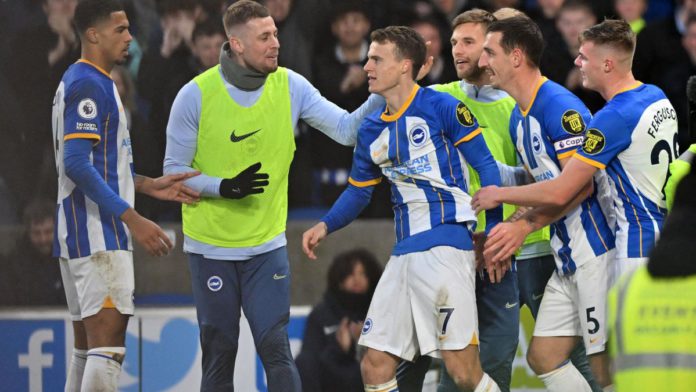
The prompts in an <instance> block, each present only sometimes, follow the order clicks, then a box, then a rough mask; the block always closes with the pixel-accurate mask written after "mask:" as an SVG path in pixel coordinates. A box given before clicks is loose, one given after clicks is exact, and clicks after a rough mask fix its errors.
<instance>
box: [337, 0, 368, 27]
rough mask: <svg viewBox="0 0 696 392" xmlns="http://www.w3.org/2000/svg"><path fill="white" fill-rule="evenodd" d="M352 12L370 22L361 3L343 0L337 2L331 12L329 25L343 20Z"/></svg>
mask: <svg viewBox="0 0 696 392" xmlns="http://www.w3.org/2000/svg"><path fill="white" fill-rule="evenodd" d="M352 12H355V13H359V14H362V15H363V16H364V17H365V18H367V20H370V15H369V13H368V11H367V8H365V5H363V3H362V2H360V1H356V0H343V1H340V2H338V3H337V4H336V5H335V6H334V7H333V9H332V11H331V23H334V22H335V21H337V20H339V19H341V18H343V17H344V16H346V15H347V14H350V13H352Z"/></svg>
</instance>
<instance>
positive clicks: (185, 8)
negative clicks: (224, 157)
mask: <svg viewBox="0 0 696 392" xmlns="http://www.w3.org/2000/svg"><path fill="white" fill-rule="evenodd" d="M157 12H158V14H159V16H160V25H161V27H162V42H161V43H160V44H159V45H155V46H151V47H150V48H149V50H148V51H147V52H146V53H145V55H144V56H143V59H142V62H141V64H140V69H139V71H138V79H137V88H138V93H139V95H140V98H142V100H143V101H144V102H145V107H144V109H145V110H143V112H142V114H143V115H144V117H145V118H147V124H146V125H144V126H143V128H141V129H138V130H137V132H138V134H139V135H138V136H137V137H140V138H145V139H147V140H148V145H147V148H148V154H146V155H145V156H147V160H145V161H143V162H142V163H141V164H140V165H139V166H140V168H141V169H142V171H141V172H139V173H140V174H143V175H146V176H148V177H159V176H161V175H162V162H163V161H164V149H165V145H166V134H165V133H166V132H165V131H166V126H167V120H168V119H169V110H170V108H171V106H172V103H173V102H174V98H176V94H177V93H178V92H179V89H180V88H181V87H182V86H183V85H184V84H186V82H188V81H189V80H191V78H193V77H195V76H196V75H198V72H197V70H195V69H193V68H192V66H191V64H193V63H194V62H195V60H193V51H192V47H193V30H194V28H195V26H196V24H197V23H201V22H203V21H205V20H206V18H207V13H206V12H205V11H204V9H203V7H202V6H201V4H200V3H199V2H198V1H196V0H159V1H158V2H157ZM220 23H221V22H220ZM134 133H135V132H134ZM145 134H146V135H145ZM137 137H136V138H137ZM154 205H155V206H156V209H154V210H150V211H148V213H150V214H151V215H150V216H149V218H150V219H154V220H160V221H161V220H180V219H181V218H180V215H181V208H180V207H179V205H178V204H177V203H169V202H157V203H155V204H154Z"/></svg>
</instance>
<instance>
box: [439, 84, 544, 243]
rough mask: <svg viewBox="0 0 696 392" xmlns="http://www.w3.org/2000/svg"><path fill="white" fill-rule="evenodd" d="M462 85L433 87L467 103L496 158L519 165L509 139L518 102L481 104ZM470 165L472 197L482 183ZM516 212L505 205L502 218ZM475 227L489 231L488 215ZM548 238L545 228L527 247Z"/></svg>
mask: <svg viewBox="0 0 696 392" xmlns="http://www.w3.org/2000/svg"><path fill="white" fill-rule="evenodd" d="M459 83H460V82H459V81H456V82H451V83H447V84H439V85H436V86H433V88H434V89H435V90H437V91H441V92H444V93H448V94H449V95H451V96H453V97H455V98H457V99H458V100H460V101H462V102H464V104H465V105H466V106H468V107H469V109H470V110H471V112H472V113H474V116H475V117H476V120H477V121H478V123H479V126H480V127H481V134H482V135H483V139H484V140H485V141H486V145H487V146H488V149H489V150H491V154H492V155H493V158H495V159H496V160H497V161H498V162H500V163H504V164H506V165H509V166H517V152H516V151H515V145H514V144H512V138H511V137H510V114H511V113H512V109H514V107H515V100H514V99H513V98H512V97H509V96H508V97H506V98H503V99H500V100H497V101H493V102H479V101H477V100H475V99H472V98H470V97H469V96H468V95H466V93H465V92H464V91H462V88H461V86H460V85H459ZM467 166H469V193H470V194H471V195H472V196H473V195H474V193H476V191H478V190H479V189H480V188H481V180H480V179H479V176H478V173H476V171H475V170H474V169H473V168H472V167H471V166H470V165H467ZM515 209H516V208H515V206H513V205H509V204H503V218H504V219H507V218H508V217H509V216H510V215H512V214H513V213H514V212H515ZM476 227H477V229H476V230H478V231H483V230H484V229H485V228H486V214H484V213H483V212H481V213H480V214H478V223H477V224H476ZM549 239H550V233H549V228H548V227H545V228H543V229H541V230H537V231H535V232H533V233H531V234H530V235H528V236H527V238H526V239H525V241H524V244H525V245H527V244H532V243H535V242H540V241H548V240H549Z"/></svg>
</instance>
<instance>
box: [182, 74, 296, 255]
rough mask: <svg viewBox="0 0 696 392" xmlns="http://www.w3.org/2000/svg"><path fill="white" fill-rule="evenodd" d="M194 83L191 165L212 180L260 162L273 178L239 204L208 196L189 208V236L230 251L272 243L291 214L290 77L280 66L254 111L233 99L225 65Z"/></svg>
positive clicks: (186, 216)
mask: <svg viewBox="0 0 696 392" xmlns="http://www.w3.org/2000/svg"><path fill="white" fill-rule="evenodd" d="M194 82H195V83H196V84H197V85H198V87H199V88H200V90H201V114H200V119H199V123H198V141H197V145H196V154H195V156H194V157H193V162H192V163H191V166H192V167H193V168H194V169H196V170H199V171H200V172H201V173H203V174H206V175H209V176H213V177H220V178H232V177H235V176H236V175H237V174H239V173H240V172H241V171H242V170H244V169H246V168H247V167H249V166H251V165H253V164H254V163H256V162H261V165H262V166H261V170H259V173H268V175H269V177H270V178H269V179H268V181H269V185H268V186H266V187H265V188H264V189H265V191H264V193H260V194H255V195H249V196H246V197H244V198H242V199H239V200H232V199H225V198H208V197H206V198H202V199H201V201H200V202H198V203H197V204H194V205H184V206H183V207H182V214H183V230H184V234H186V235H187V236H189V237H191V238H193V239H194V240H196V241H199V242H203V243H206V244H210V245H215V246H220V247H226V248H245V247H252V246H258V245H261V244H263V243H265V242H268V241H270V240H271V239H273V238H274V237H276V236H277V235H278V234H281V233H282V232H284V231H285V224H286V222H287V214H288V173H289V171H290V163H291V162H292V158H293V155H294V152H295V136H294V127H293V124H292V114H291V109H290V89H289V86H288V73H287V71H286V70H285V68H281V67H279V68H278V70H277V71H275V72H273V73H272V74H270V75H268V78H267V79H266V83H265V84H264V86H263V92H262V93H261V96H260V97H259V99H258V100H257V101H256V102H255V103H254V105H252V106H250V107H243V106H240V105H239V104H238V103H236V102H235V101H234V100H233V99H232V97H230V94H229V92H228V91H227V88H226V87H225V83H224V82H223V80H222V76H221V74H220V66H217V67H213V68H211V69H209V70H208V71H206V72H204V73H202V74H201V75H199V76H197V77H196V78H195V79H194Z"/></svg>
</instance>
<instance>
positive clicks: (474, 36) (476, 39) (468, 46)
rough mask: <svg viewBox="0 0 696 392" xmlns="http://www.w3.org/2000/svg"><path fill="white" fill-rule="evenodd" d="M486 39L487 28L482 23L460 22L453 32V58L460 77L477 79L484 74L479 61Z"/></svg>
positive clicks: (451, 40)
mask: <svg viewBox="0 0 696 392" xmlns="http://www.w3.org/2000/svg"><path fill="white" fill-rule="evenodd" d="M485 39H486V34H485V30H484V28H483V25H482V24H480V23H464V24H460V25H459V26H457V27H456V28H455V29H454V31H453V32H452V38H451V39H450V43H451V44H452V58H453V59H454V67H455V69H456V70H457V77H459V79H465V80H468V81H475V80H477V79H478V78H479V77H480V76H481V74H483V72H484V70H483V69H482V68H481V67H479V65H478V62H479V58H481V52H483V41H484V40H485Z"/></svg>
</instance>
